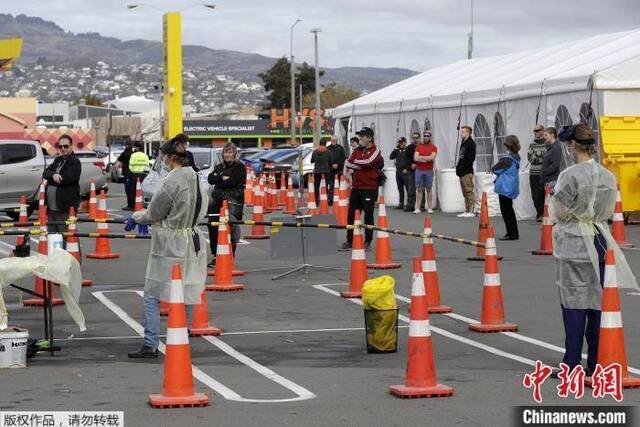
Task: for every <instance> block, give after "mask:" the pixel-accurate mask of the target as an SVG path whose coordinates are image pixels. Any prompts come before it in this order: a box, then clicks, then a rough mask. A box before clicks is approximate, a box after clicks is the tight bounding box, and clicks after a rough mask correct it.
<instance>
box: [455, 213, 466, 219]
mask: <svg viewBox="0 0 640 427" xmlns="http://www.w3.org/2000/svg"><path fill="white" fill-rule="evenodd" d="M456 216H457V217H458V218H466V216H467V213H466V212H462V213H459V214H458V215H456Z"/></svg>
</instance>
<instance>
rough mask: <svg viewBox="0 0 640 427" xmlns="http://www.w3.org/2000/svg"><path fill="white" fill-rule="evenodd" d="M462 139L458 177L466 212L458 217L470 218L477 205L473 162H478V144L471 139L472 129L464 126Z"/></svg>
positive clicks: (461, 133) (461, 132)
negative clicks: (474, 191) (474, 192)
mask: <svg viewBox="0 0 640 427" xmlns="http://www.w3.org/2000/svg"><path fill="white" fill-rule="evenodd" d="M460 137H461V138H462V142H461V143H460V151H459V152H458V163H457V164H456V175H458V177H459V178H460V188H461V189H462V195H463V196H464V208H465V211H464V212H463V213H461V214H459V215H458V217H460V218H470V217H474V216H475V214H474V213H473V205H474V204H475V198H474V195H473V162H475V161H476V143H475V141H474V140H473V138H471V128H470V127H469V126H462V129H461V131H460Z"/></svg>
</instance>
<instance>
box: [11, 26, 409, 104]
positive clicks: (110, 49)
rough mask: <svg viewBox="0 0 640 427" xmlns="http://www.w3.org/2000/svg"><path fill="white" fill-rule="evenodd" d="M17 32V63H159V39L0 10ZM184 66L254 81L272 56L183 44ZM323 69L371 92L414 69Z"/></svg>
mask: <svg viewBox="0 0 640 427" xmlns="http://www.w3.org/2000/svg"><path fill="white" fill-rule="evenodd" d="M15 36H22V37H23V39H24V44H23V48H22V49H23V52H22V58H21V60H20V61H21V62H23V63H32V62H36V61H37V60H38V59H39V58H43V59H46V60H47V61H48V62H53V63H67V64H70V65H73V66H86V65H88V64H92V63H95V62H96V61H104V62H106V63H108V64H111V65H115V66H118V65H130V64H159V63H160V62H161V61H162V43H160V42H156V41H149V40H140V39H138V40H129V41H122V40H120V39H117V38H114V37H103V36H101V35H100V34H98V33H78V34H75V33H72V32H70V31H65V30H63V29H62V28H61V27H59V26H58V25H56V24H55V23H53V22H51V21H46V20H44V19H42V18H38V17H30V16H26V15H17V16H15V17H14V16H13V15H9V14H0V38H5V37H15ZM182 54H183V61H184V64H185V66H190V67H198V68H209V69H212V70H214V71H215V72H216V73H218V74H227V75H230V76H232V77H234V78H237V79H242V80H250V81H257V80H258V77H257V75H258V73H261V72H263V71H265V70H266V69H268V68H269V67H270V66H271V65H272V64H273V63H274V62H275V61H276V60H277V59H276V58H269V57H266V56H263V55H258V54H254V53H244V52H237V51H232V50H221V49H210V48H207V47H203V46H193V45H185V46H183V50H182ZM322 69H323V70H325V75H324V77H323V83H325V84H326V83H329V82H331V81H335V82H337V83H339V84H343V85H346V86H350V87H353V88H355V89H358V90H361V91H367V92H371V91H374V90H377V89H379V88H381V87H384V86H387V85H390V84H392V83H395V82H397V81H400V80H403V79H405V78H408V77H411V76H413V75H415V74H416V72H415V71H412V70H408V69H404V68H375V67H341V68H322Z"/></svg>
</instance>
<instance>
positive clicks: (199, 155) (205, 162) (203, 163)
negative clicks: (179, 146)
mask: <svg viewBox="0 0 640 427" xmlns="http://www.w3.org/2000/svg"><path fill="white" fill-rule="evenodd" d="M192 153H193V161H194V162H195V163H196V167H197V168H198V169H207V168H209V167H210V166H211V153H209V152H206V151H197V152H192Z"/></svg>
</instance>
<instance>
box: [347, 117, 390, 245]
mask: <svg viewBox="0 0 640 427" xmlns="http://www.w3.org/2000/svg"><path fill="white" fill-rule="evenodd" d="M356 135H358V137H359V138H360V147H359V148H357V149H356V150H354V151H353V152H352V153H351V155H350V156H349V160H347V161H346V162H345V167H346V169H347V170H348V171H349V172H350V173H351V175H352V177H351V182H352V185H351V194H350V195H349V211H348V214H347V223H348V224H353V220H354V218H355V212H356V210H359V211H360V212H361V213H362V214H363V216H364V223H365V224H368V225H373V224H374V218H373V207H374V205H375V203H376V200H377V199H378V179H379V176H380V173H381V169H382V167H383V166H384V160H383V159H382V155H381V154H380V149H378V147H377V146H376V145H375V143H374V132H373V129H371V128H368V127H363V128H362V129H360V131H358V132H357V133H356ZM372 240H373V230H365V242H364V244H365V249H369V248H370V247H371V241H372ZM352 242H353V230H347V241H346V242H344V243H343V244H342V246H341V247H340V249H339V250H341V251H348V250H351V247H352Z"/></svg>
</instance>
